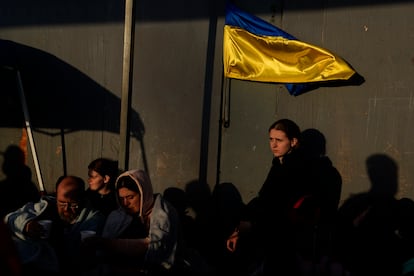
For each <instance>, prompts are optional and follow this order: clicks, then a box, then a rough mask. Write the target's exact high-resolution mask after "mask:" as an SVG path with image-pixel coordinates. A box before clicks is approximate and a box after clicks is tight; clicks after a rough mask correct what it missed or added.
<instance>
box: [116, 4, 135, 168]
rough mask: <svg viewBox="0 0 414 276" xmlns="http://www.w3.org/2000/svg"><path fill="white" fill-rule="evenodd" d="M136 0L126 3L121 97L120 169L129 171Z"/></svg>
mask: <svg viewBox="0 0 414 276" xmlns="http://www.w3.org/2000/svg"><path fill="white" fill-rule="evenodd" d="M134 15H135V14H134V0H126V2H125V27H124V57H123V70H122V95H121V115H120V120H121V121H120V131H119V132H120V133H119V136H120V145H119V160H118V162H119V168H120V169H121V170H127V169H128V161H129V155H128V152H129V140H130V136H129V131H130V123H129V114H130V106H131V101H130V97H131V90H132V68H133V60H134V59H133V50H134V29H135V28H134V27H135V16H134Z"/></svg>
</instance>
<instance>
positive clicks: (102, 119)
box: [0, 40, 145, 140]
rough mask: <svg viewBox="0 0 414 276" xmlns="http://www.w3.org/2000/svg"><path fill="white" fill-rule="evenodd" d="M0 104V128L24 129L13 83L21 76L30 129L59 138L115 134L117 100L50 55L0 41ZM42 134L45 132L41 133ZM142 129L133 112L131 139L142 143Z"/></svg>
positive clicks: (109, 92) (89, 79)
mask: <svg viewBox="0 0 414 276" xmlns="http://www.w3.org/2000/svg"><path fill="white" fill-rule="evenodd" d="M0 66H1V68H0V70H1V71H0V81H1V91H2V93H1V95H0V97H1V102H2V103H4V104H3V105H2V108H1V111H0V127H21V126H23V125H24V124H23V123H24V121H23V112H22V105H21V101H20V98H19V92H18V87H17V80H16V70H18V71H19V72H20V75H21V79H22V84H23V89H24V93H25V97H26V102H27V106H28V110H29V113H30V119H31V123H32V125H33V128H34V129H36V128H49V129H57V130H56V132H53V130H50V131H49V132H48V133H47V134H49V135H60V134H61V133H60V130H62V129H63V130H64V132H65V133H68V132H73V131H77V130H96V131H108V132H112V133H119V124H120V110H121V108H120V106H121V100H120V99H119V98H118V97H116V96H114V95H113V94H112V93H111V91H108V90H106V89H105V88H103V87H102V86H100V85H99V84H98V83H96V82H95V81H94V80H92V79H91V78H89V77H88V76H87V75H85V74H83V73H82V72H80V71H79V70H78V69H76V68H74V67H73V66H71V65H69V64H67V63H66V62H64V61H62V60H60V59H59V58H57V57H56V56H54V55H51V54H49V53H47V52H44V51H41V50H39V49H36V48H32V47H29V46H26V45H22V44H19V43H15V42H13V41H9V40H0ZM43 132H46V131H43ZM144 132H145V130H144V126H143V123H142V121H141V119H140V116H139V114H138V113H137V112H135V111H133V112H131V134H132V136H133V137H134V138H136V139H138V140H141V139H142V135H143V134H144Z"/></svg>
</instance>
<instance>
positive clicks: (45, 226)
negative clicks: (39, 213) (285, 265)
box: [38, 219, 52, 239]
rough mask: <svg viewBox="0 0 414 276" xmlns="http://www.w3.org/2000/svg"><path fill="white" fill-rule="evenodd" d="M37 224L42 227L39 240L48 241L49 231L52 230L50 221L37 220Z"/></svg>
mask: <svg viewBox="0 0 414 276" xmlns="http://www.w3.org/2000/svg"><path fill="white" fill-rule="evenodd" d="M38 223H39V224H40V225H41V226H42V227H43V233H42V235H41V236H40V238H41V239H48V238H49V236H50V230H51V229H52V221H51V220H49V219H43V220H39V221H38Z"/></svg>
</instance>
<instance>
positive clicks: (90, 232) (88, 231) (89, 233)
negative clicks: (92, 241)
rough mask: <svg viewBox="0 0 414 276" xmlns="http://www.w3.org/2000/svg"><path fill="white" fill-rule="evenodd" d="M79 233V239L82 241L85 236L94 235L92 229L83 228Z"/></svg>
mask: <svg viewBox="0 0 414 276" xmlns="http://www.w3.org/2000/svg"><path fill="white" fill-rule="evenodd" d="M80 234H81V240H82V241H83V240H84V239H86V238H89V237H93V236H96V232H95V231H92V230H83V231H81V232H80Z"/></svg>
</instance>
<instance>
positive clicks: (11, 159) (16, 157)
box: [0, 145, 40, 217]
mask: <svg viewBox="0 0 414 276" xmlns="http://www.w3.org/2000/svg"><path fill="white" fill-rule="evenodd" d="M2 169H3V172H4V174H5V175H6V178H5V179H4V180H2V181H1V182H0V215H1V217H4V216H5V215H6V214H7V213H9V212H11V211H14V210H16V209H18V208H20V207H22V206H23V205H24V204H26V203H27V202H29V201H33V202H36V201H38V200H39V199H40V193H39V190H38V189H37V187H36V185H35V184H34V183H33V182H32V172H31V170H30V168H29V167H28V166H26V165H25V157H24V153H23V151H22V150H21V149H20V148H19V147H18V146H15V145H11V146H9V147H8V148H7V149H6V151H5V153H4V161H3V166H2Z"/></svg>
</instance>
